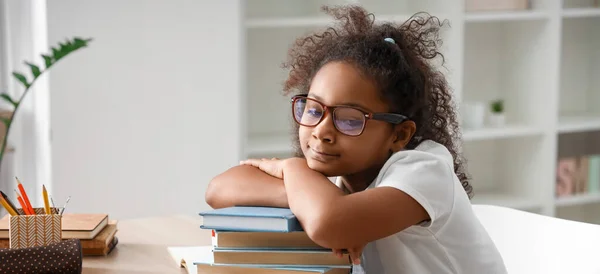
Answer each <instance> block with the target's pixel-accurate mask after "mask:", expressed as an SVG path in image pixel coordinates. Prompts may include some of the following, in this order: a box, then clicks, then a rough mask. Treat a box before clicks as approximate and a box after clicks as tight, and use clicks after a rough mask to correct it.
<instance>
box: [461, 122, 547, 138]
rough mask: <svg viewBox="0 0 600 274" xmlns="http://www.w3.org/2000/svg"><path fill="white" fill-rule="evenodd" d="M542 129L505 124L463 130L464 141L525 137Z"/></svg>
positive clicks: (539, 133)
mask: <svg viewBox="0 0 600 274" xmlns="http://www.w3.org/2000/svg"><path fill="white" fill-rule="evenodd" d="M543 133H544V132H543V130H541V129H539V128H535V127H531V126H522V125H507V126H504V127H486V128H481V129H466V130H464V132H463V140H464V141H479V140H491V139H505V138H514V137H527V136H535V135H541V134H543Z"/></svg>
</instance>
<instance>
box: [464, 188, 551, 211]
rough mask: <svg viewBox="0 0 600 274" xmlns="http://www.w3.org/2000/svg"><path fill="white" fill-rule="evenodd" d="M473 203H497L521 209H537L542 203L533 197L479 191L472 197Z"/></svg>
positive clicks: (497, 204)
mask: <svg viewBox="0 0 600 274" xmlns="http://www.w3.org/2000/svg"><path fill="white" fill-rule="evenodd" d="M471 203H472V204H480V205H496V206H503V207H509V208H514V209H519V210H537V209H540V208H541V207H542V205H541V204H540V203H538V202H536V201H533V200H532V199H527V198H522V197H518V196H511V195H508V194H497V193H477V192H475V196H473V199H471Z"/></svg>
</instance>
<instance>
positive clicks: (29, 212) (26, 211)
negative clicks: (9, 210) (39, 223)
mask: <svg viewBox="0 0 600 274" xmlns="http://www.w3.org/2000/svg"><path fill="white" fill-rule="evenodd" d="M15 194H17V201H19V204H20V205H21V209H23V212H25V215H31V211H29V208H27V206H26V205H25V201H23V197H21V195H19V192H17V190H16V189H15Z"/></svg>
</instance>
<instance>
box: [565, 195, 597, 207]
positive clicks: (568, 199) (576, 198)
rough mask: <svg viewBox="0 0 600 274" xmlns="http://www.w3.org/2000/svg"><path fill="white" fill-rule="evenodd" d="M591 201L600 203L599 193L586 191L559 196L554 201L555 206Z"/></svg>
mask: <svg viewBox="0 0 600 274" xmlns="http://www.w3.org/2000/svg"><path fill="white" fill-rule="evenodd" d="M591 203H600V193H586V194H577V195H573V196H565V197H559V198H557V199H556V201H555V205H556V206H574V205H584V204H591Z"/></svg>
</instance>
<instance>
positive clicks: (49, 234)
mask: <svg viewBox="0 0 600 274" xmlns="http://www.w3.org/2000/svg"><path fill="white" fill-rule="evenodd" d="M34 210H35V214H36V215H24V213H23V210H22V209H20V208H19V209H17V211H18V212H19V214H22V215H17V216H10V218H9V219H8V224H9V225H8V238H9V242H10V248H28V247H36V246H46V245H50V244H54V243H59V242H60V241H61V239H62V215H59V214H58V209H57V208H52V212H53V214H46V212H45V210H44V208H34Z"/></svg>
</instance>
